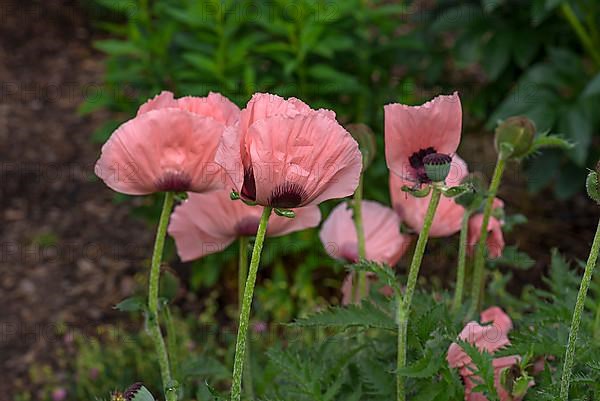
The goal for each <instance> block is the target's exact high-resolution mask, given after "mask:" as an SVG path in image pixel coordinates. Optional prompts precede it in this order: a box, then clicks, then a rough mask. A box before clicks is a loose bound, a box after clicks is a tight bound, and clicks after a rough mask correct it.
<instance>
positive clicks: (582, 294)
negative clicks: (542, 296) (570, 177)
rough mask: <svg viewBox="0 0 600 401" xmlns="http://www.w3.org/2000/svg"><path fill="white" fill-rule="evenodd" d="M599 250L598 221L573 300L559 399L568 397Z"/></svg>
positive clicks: (564, 399) (563, 400)
mask: <svg viewBox="0 0 600 401" xmlns="http://www.w3.org/2000/svg"><path fill="white" fill-rule="evenodd" d="M599 252H600V222H599V223H598V228H597V229H596V235H595V236H594V242H592V249H591V250H590V255H589V257H588V260H587V263H586V265H585V272H584V273H583V278H582V279H581V285H580V286H579V293H578V294H577V301H576V302H575V309H574V310H573V318H572V320H571V329H570V330H569V342H568V343H567V349H566V351H565V363H564V366H563V372H562V378H561V380H560V400H561V401H567V399H568V397H569V385H570V382H571V373H572V370H573V364H574V363H575V343H576V342H577V333H578V332H579V324H580V323H581V315H582V314H583V308H584V306H585V298H586V296H587V292H588V289H589V287H590V282H591V280H592V275H593V274H594V269H595V268H596V261H597V260H598V253H599Z"/></svg>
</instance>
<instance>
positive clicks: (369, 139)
mask: <svg viewBox="0 0 600 401" xmlns="http://www.w3.org/2000/svg"><path fill="white" fill-rule="evenodd" d="M346 129H347V130H348V132H349V133H350V135H352V137H353V138H354V139H356V142H358V147H359V148H360V152H361V153H362V159H363V171H365V170H366V169H367V167H369V165H370V164H371V163H372V162H373V159H375V151H376V150H377V142H376V141H375V134H374V133H373V131H372V130H371V128H369V126H368V125H365V124H362V123H357V124H348V125H347V126H346Z"/></svg>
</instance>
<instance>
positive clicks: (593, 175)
mask: <svg viewBox="0 0 600 401" xmlns="http://www.w3.org/2000/svg"><path fill="white" fill-rule="evenodd" d="M598 177H600V175H599V174H598V172H597V171H590V173H589V174H588V176H587V180H586V181H585V188H586V189H587V193H588V196H589V197H590V198H592V200H594V201H595V202H596V203H598V204H600V183H599V182H598Z"/></svg>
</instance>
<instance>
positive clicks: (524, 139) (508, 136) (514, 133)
mask: <svg viewBox="0 0 600 401" xmlns="http://www.w3.org/2000/svg"><path fill="white" fill-rule="evenodd" d="M535 132H536V128H535V124H534V123H533V121H531V120H530V119H529V118H527V117H524V116H516V117H509V118H507V119H506V120H504V121H503V122H502V123H501V124H500V125H498V127H496V136H495V138H494V140H495V145H496V151H498V152H500V150H501V146H502V144H503V143H506V144H509V145H510V146H511V147H512V148H513V151H512V153H511V154H510V157H512V158H516V159H519V158H522V157H524V156H526V155H527V154H528V153H529V151H530V150H531V146H532V145H533V138H534V137H535Z"/></svg>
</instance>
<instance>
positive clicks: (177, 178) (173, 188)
mask: <svg viewBox="0 0 600 401" xmlns="http://www.w3.org/2000/svg"><path fill="white" fill-rule="evenodd" d="M155 185H156V188H157V189H158V190H159V191H163V192H185V191H189V190H190V189H191V188H190V186H191V185H192V179H191V177H190V176H189V175H188V174H187V173H184V172H182V171H175V170H170V171H166V172H165V173H164V174H163V176H162V177H160V178H159V179H158V180H157V181H156V183H155Z"/></svg>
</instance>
